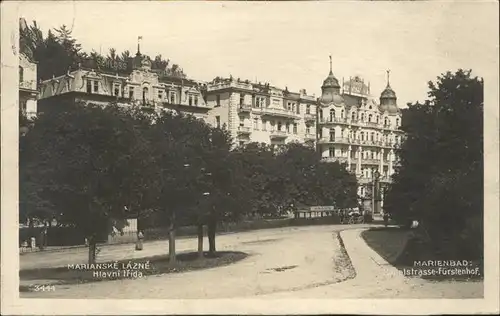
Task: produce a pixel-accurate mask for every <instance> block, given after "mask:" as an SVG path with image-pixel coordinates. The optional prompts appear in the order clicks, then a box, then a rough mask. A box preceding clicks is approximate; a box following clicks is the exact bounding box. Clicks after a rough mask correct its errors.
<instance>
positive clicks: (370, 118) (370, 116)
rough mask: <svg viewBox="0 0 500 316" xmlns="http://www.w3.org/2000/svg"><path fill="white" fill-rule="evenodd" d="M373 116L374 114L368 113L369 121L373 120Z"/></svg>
mask: <svg viewBox="0 0 500 316" xmlns="http://www.w3.org/2000/svg"><path fill="white" fill-rule="evenodd" d="M372 117H373V116H372V115H371V114H369V115H368V122H371V121H372Z"/></svg>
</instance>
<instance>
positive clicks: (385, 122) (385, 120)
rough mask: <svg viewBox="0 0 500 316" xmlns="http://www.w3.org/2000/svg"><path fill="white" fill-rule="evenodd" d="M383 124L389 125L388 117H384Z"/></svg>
mask: <svg viewBox="0 0 500 316" xmlns="http://www.w3.org/2000/svg"><path fill="white" fill-rule="evenodd" d="M384 125H385V126H389V119H388V118H387V117H386V118H384Z"/></svg>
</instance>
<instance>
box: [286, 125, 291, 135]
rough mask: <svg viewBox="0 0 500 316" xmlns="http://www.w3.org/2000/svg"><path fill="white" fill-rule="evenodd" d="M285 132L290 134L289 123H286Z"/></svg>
mask: <svg viewBox="0 0 500 316" xmlns="http://www.w3.org/2000/svg"><path fill="white" fill-rule="evenodd" d="M286 132H287V133H290V123H286Z"/></svg>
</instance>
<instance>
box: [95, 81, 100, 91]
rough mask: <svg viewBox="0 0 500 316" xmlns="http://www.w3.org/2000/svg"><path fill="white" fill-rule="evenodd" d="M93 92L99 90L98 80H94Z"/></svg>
mask: <svg viewBox="0 0 500 316" xmlns="http://www.w3.org/2000/svg"><path fill="white" fill-rule="evenodd" d="M94 92H99V82H98V81H94Z"/></svg>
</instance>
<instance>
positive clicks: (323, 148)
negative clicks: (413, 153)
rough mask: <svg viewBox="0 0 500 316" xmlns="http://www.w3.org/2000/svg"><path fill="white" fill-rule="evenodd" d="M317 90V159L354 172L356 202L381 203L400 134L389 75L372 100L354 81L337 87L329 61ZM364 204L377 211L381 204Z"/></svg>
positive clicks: (360, 81) (357, 80)
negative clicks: (356, 181)
mask: <svg viewBox="0 0 500 316" xmlns="http://www.w3.org/2000/svg"><path fill="white" fill-rule="evenodd" d="M388 74H389V72H388ZM321 90H322V95H321V97H320V99H319V101H318V104H319V110H318V127H319V128H318V134H319V135H318V136H319V137H318V139H319V140H318V150H319V151H320V152H321V155H322V158H323V160H325V161H339V162H341V163H344V164H345V165H346V168H347V169H348V170H349V171H351V172H353V173H355V174H356V176H357V178H358V181H359V183H360V188H359V196H360V197H361V199H363V200H365V199H366V200H372V202H373V199H377V200H379V201H381V200H383V193H382V192H383V188H384V184H387V183H389V182H390V177H391V175H392V174H393V173H394V166H395V164H396V163H397V160H396V156H395V148H396V147H397V146H398V145H399V144H400V143H401V140H402V136H403V133H402V131H401V130H399V127H400V125H401V111H400V109H399V108H398V106H397V97H396V93H395V92H394V90H392V88H391V86H390V83H389V76H388V78H387V87H386V88H385V90H384V91H382V93H381V95H380V98H379V102H377V100H376V99H375V98H374V97H372V96H371V94H370V86H369V84H368V85H366V84H365V83H364V80H363V79H361V78H359V77H354V78H351V79H350V80H349V81H347V82H344V83H343V84H342V87H341V86H340V84H339V81H338V80H337V78H336V77H335V76H334V75H333V72H332V65H331V60H330V73H329V75H328V77H327V78H326V79H325V80H324V82H323V85H322V87H321ZM379 189H381V190H379ZM375 191H377V193H375ZM378 192H381V193H380V194H379V193H378ZM376 195H378V197H376ZM381 195H382V196H381ZM370 205H371V208H372V210H374V211H375V212H377V213H378V212H379V211H380V207H381V206H382V205H378V206H376V205H373V203H371V204H370ZM377 207H378V210H377Z"/></svg>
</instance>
